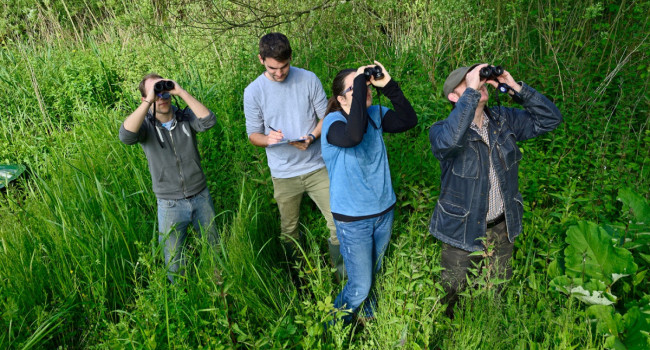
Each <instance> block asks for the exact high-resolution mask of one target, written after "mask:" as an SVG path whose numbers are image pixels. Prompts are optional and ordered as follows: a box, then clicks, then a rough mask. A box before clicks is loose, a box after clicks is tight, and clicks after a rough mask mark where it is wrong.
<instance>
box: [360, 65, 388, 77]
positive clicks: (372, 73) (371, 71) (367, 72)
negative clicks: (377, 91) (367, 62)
mask: <svg viewBox="0 0 650 350" xmlns="http://www.w3.org/2000/svg"><path fill="white" fill-rule="evenodd" d="M363 75H364V76H365V77H366V80H370V77H375V80H380V79H382V78H383V77H384V72H382V71H381V67H380V66H374V67H366V69H364V70H363Z"/></svg>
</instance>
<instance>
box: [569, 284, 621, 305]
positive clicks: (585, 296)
mask: <svg viewBox="0 0 650 350" xmlns="http://www.w3.org/2000/svg"><path fill="white" fill-rule="evenodd" d="M571 296H574V297H576V298H577V299H578V300H580V301H582V302H583V303H586V304H589V305H594V306H595V305H602V306H605V305H613V304H614V302H615V300H616V297H615V296H613V295H611V294H609V293H607V292H603V291H599V290H595V291H590V290H587V289H584V288H583V287H582V286H577V287H575V288H572V289H571ZM611 298H614V301H612V300H610V299H611Z"/></svg>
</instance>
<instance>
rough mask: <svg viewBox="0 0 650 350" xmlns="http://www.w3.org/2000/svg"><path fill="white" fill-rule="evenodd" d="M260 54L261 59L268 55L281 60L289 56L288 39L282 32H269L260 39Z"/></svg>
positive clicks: (289, 46)
mask: <svg viewBox="0 0 650 350" xmlns="http://www.w3.org/2000/svg"><path fill="white" fill-rule="evenodd" d="M260 56H261V57H262V60H265V59H266V58H267V57H270V58H272V59H274V60H276V61H279V62H283V61H286V60H288V59H290V58H291V45H290V44H289V39H287V37H286V36H285V35H284V34H282V33H269V34H266V35H265V36H263V37H262V38H261V39H260Z"/></svg>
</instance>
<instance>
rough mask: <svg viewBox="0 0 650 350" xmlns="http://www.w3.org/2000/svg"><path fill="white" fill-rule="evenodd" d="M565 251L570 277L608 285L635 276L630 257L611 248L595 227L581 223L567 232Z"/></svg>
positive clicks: (617, 249)
mask: <svg viewBox="0 0 650 350" xmlns="http://www.w3.org/2000/svg"><path fill="white" fill-rule="evenodd" d="M566 243H567V244H569V246H568V247H567V248H566V249H565V250H564V254H565V267H566V274H567V275H568V276H569V277H578V278H583V279H585V280H587V279H597V280H601V281H604V282H605V283H606V284H608V285H611V284H612V283H614V282H615V281H616V280H617V279H618V278H620V277H622V276H627V275H630V274H634V273H636V270H637V265H636V264H635V263H634V258H633V257H632V253H630V252H629V251H628V250H627V249H625V248H618V247H614V245H613V243H612V238H611V236H610V235H609V234H608V233H607V232H606V231H605V230H603V228H601V227H599V226H598V225H596V224H594V223H591V222H586V221H581V222H578V224H577V225H574V226H571V227H569V229H568V230H567V237H566Z"/></svg>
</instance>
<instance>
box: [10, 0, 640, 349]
mask: <svg viewBox="0 0 650 350" xmlns="http://www.w3.org/2000/svg"><path fill="white" fill-rule="evenodd" d="M246 3H247V2H242V3H240V2H230V1H224V2H218V3H212V2H196V3H190V2H183V1H181V2H173V4H172V5H173V6H167V7H166V6H161V2H160V1H143V0H128V1H84V2H74V1H72V2H71V1H67V2H43V3H41V2H36V3H32V2H28V1H16V2H15V3H14V4H13V5H12V6H4V7H1V8H0V13H1V14H2V15H3V16H2V17H3V20H1V21H0V104H1V105H2V106H3V109H2V110H0V164H8V163H19V164H23V165H25V166H26V167H27V171H26V172H25V175H23V177H22V178H21V179H20V180H19V181H17V182H14V183H12V184H10V185H9V186H7V188H5V189H2V190H1V192H0V223H1V225H0V347H1V348H11V349H13V348H15V349H29V348H73V349H76V348H101V349H104V348H115V349H123V348H138V349H140V348H144V349H150V348H188V349H198V348H204V349H230V348H256V349H280V348H305V349H313V348H325V349H330V348H332V349H334V348H349V349H377V348H405V349H431V348H445V349H459V348H490V349H549V348H554V349H555V348H557V349H566V348H572V349H573V348H589V349H600V348H616V349H623V348H628V349H644V348H648V344H649V343H648V333H647V329H648V328H647V325H648V322H649V321H648V317H647V315H648V308H649V307H650V306H649V303H650V299H649V297H648V295H649V293H650V286H649V285H648V277H647V271H648V267H649V266H650V251H648V232H649V231H650V230H649V226H648V219H647V218H648V216H647V215H648V209H647V207H648V200H649V197H648V196H649V195H650V193H649V191H648V188H650V180H649V179H650V152H649V151H648V150H650V131H649V130H650V129H649V128H648V126H649V121H650V119H649V118H648V116H649V115H650V114H649V107H650V100H649V99H648V81H649V74H648V73H649V70H650V68H649V67H650V65H649V63H648V62H649V61H648V52H650V50H648V44H649V41H648V40H649V39H648V36H647V33H648V32H649V30H648V18H647V15H646V14H647V13H648V10H649V9H650V4H649V3H648V1H627V2H620V3H619V2H614V1H601V2H593V1H578V2H575V1H567V0H554V1H551V2H540V1H534V0H509V1H501V2H499V3H495V4H492V3H487V2H472V1H454V2H451V1H444V0H443V1H437V2H428V1H419V0H417V1H411V2H408V3H406V2H401V1H393V0H388V1H380V2H373V1H361V0H359V1H343V2H336V3H333V2H325V6H322V7H319V6H320V5H322V4H321V3H320V2H318V1H315V0H312V1H306V2H304V3H298V2H288V1H284V0H274V1H269V2H263V3H261V4H260V5H259V8H256V10H257V11H258V12H256V11H250V9H251V8H248V10H246V6H245V4H246ZM277 8H281V9H282V10H283V11H281V12H276V9H277ZM310 9H311V10H310ZM263 13H266V14H268V16H263V15H261V14H263ZM197 14H199V15H200V16H199V17H196V16H197ZM256 14H257V15H259V16H260V17H255V16H256ZM206 15H209V16H211V17H210V18H212V19H213V21H212V22H210V23H206V21H204V16H206ZM274 18H275V19H277V21H276V22H274ZM228 26H230V27H228ZM269 30H279V31H282V32H285V33H287V35H288V36H289V38H290V39H291V41H292V46H293V49H294V54H293V61H292V64H294V65H295V66H298V67H303V68H306V69H309V70H312V71H313V72H315V73H316V74H317V76H318V77H319V78H320V79H321V81H322V82H323V85H324V87H325V90H326V92H327V93H328V95H329V94H330V84H331V81H332V79H333V77H334V76H335V74H336V72H337V71H338V70H340V69H342V68H348V67H357V66H359V65H361V64H368V63H369V62H371V60H372V59H377V60H379V61H381V62H382V63H383V64H384V65H385V66H386V68H387V70H388V71H389V72H390V74H391V75H392V76H393V77H394V78H395V79H396V80H397V81H398V82H399V84H400V86H401V87H402V89H403V91H404V93H405V95H406V96H407V98H408V99H409V100H410V101H411V102H412V104H413V106H414V108H415V110H416V112H417V114H418V119H419V124H418V126H417V127H415V128H414V129H412V130H409V131H408V132H406V133H402V134H396V135H390V134H387V135H386V136H385V140H386V144H387V149H388V155H389V161H390V165H391V173H392V177H393V187H394V188H395V191H396V195H397V204H396V216H395V224H394V227H393V233H392V234H393V236H392V239H391V244H390V246H389V249H388V251H387V254H386V257H385V258H384V264H383V268H382V271H381V273H380V274H379V275H378V281H377V286H376V287H377V293H378V297H379V298H378V310H377V315H376V319H375V320H373V321H371V322H369V323H367V324H365V325H360V324H353V325H351V326H348V327H346V328H344V327H343V325H342V323H340V322H339V323H336V324H335V325H330V326H327V325H328V323H329V322H330V321H331V320H333V319H334V318H336V317H337V316H338V315H336V314H334V313H332V309H331V305H332V303H333V300H334V298H335V296H336V294H337V293H338V292H339V291H340V289H341V288H342V285H341V284H337V283H336V282H335V281H334V280H333V273H332V272H333V271H332V269H331V267H330V266H329V257H328V253H327V244H326V237H327V236H328V232H327V229H326V227H325V220H324V219H323V218H322V216H321V215H320V213H319V211H318V209H317V208H316V207H315V205H314V204H313V203H311V201H309V200H308V199H307V198H306V199H305V201H304V202H303V204H302V207H301V211H302V214H301V218H302V220H301V225H302V226H301V231H302V232H303V233H304V234H305V238H306V240H305V242H306V243H305V244H304V245H303V246H302V251H301V255H302V257H301V259H299V260H298V261H297V262H295V263H294V265H289V264H288V263H287V262H286V257H285V256H284V251H283V250H282V245H281V244H280V242H279V239H278V237H277V231H278V228H279V214H278V211H277V206H276V205H275V203H274V200H273V195H272V182H271V177H270V173H269V170H268V166H267V165H266V156H265V153H264V150H263V149H260V148H257V147H254V146H252V145H251V144H250V143H249V142H248V140H247V137H246V132H245V125H244V115H243V106H242V99H243V91H244V88H245V87H246V86H247V85H248V83H250V82H251V81H252V80H253V79H255V77H257V76H258V75H259V74H260V73H261V72H262V67H261V65H260V64H259V62H258V61H257V57H256V55H257V40H258V38H259V36H260V35H261V34H263V33H265V32H267V31H269ZM473 62H492V63H499V64H502V65H503V66H504V67H505V68H506V69H507V70H508V71H510V72H511V73H512V75H513V76H514V78H515V79H517V80H523V81H524V82H526V83H527V84H529V85H530V86H532V87H533V88H535V89H537V90H539V91H540V92H542V93H544V94H545V95H546V96H548V97H549V98H551V99H552V100H553V101H555V102H556V104H557V105H558V107H559V108H560V110H561V111H562V114H563V117H564V122H563V123H562V124H561V125H560V127H558V129H557V130H555V131H553V132H551V133H548V134H545V135H542V136H540V137H538V138H536V139H534V140H531V141H527V142H523V143H521V144H519V147H520V150H521V151H522V153H523V159H522V161H521V162H520V164H519V166H520V183H519V187H520V190H521V192H522V195H523V198H524V206H525V214H524V233H523V234H522V235H521V236H520V237H518V238H517V241H516V242H515V254H514V258H513V268H514V276H513V278H512V280H510V281H498V280H494V279H492V278H490V276H489V274H486V272H485V271H489V269H478V268H477V269H475V270H474V274H472V276H470V283H471V284H472V285H473V286H475V288H473V289H470V290H468V291H467V292H466V293H465V295H464V296H463V297H462V298H461V302H460V304H459V305H458V309H457V310H456V318H455V319H454V320H450V319H448V318H447V317H446V316H445V312H444V306H443V305H441V299H442V297H443V296H444V292H443V288H442V286H441V285H440V272H441V268H440V265H439V254H440V245H439V242H437V241H436V240H435V239H433V238H432V237H431V236H430V235H429V234H428V221H429V218H430V215H431V213H432V211H433V209H434V206H435V204H436V200H437V197H438V195H439V192H440V188H439V187H440V183H439V177H440V169H439V166H438V162H437V161H436V159H435V158H434V157H433V156H432V154H431V152H430V146H429V141H428V129H429V126H430V125H431V124H433V123H434V122H435V121H437V120H440V119H442V118H445V116H446V115H447V114H448V113H449V112H450V111H451V106H450V105H449V103H448V102H446V101H445V100H444V99H443V98H442V97H441V90H442V84H443V82H444V78H445V76H446V74H448V72H449V71H450V70H452V69H453V68H455V67H457V66H459V65H464V64H468V63H473ZM151 71H155V72H157V73H159V74H161V75H163V76H166V77H169V78H173V79H174V80H176V81H177V82H179V84H180V85H181V86H183V87H184V88H185V89H187V90H188V91H189V92H190V93H191V94H193V95H194V96H195V97H197V99H199V100H200V101H202V102H204V103H205V104H206V106H207V107H209V108H210V109H211V110H212V111H214V112H215V114H216V115H217V125H216V126H215V127H214V128H212V129H210V130H209V131H207V132H205V133H202V134H200V135H199V136H198V142H199V150H200V153H201V156H202V159H203V162H202V166H203V168H204V171H205V173H206V175H207V178H208V186H209V189H210V191H211V193H212V196H213V198H214V201H215V208H216V211H217V214H218V215H217V218H216V221H217V227H218V230H219V233H220V236H221V244H220V246H219V249H218V250H217V251H211V250H210V249H209V248H208V245H207V244H206V242H204V241H203V240H201V239H198V238H196V237H197V236H196V235H192V236H191V238H190V239H189V242H188V243H189V248H188V254H189V263H188V266H187V271H186V274H185V276H184V277H183V278H181V279H180V282H179V283H177V284H175V285H170V284H169V283H168V282H167V278H166V272H165V269H164V266H163V259H162V252H161V249H160V247H159V245H158V234H157V232H156V227H157V222H156V214H155V213H156V203H155V196H154V194H153V193H152V190H151V180H150V174H149V171H148V169H147V164H146V159H145V157H144V154H143V152H142V150H141V148H140V147H139V146H126V145H124V144H122V143H121V142H120V141H119V139H118V136H117V133H118V129H119V126H120V124H121V123H122V121H123V120H124V118H125V117H126V116H127V115H128V114H129V113H130V112H131V111H132V110H134V109H135V108H136V107H137V105H138V101H139V95H138V92H137V89H136V88H137V84H138V82H139V80H140V78H141V77H142V76H143V75H144V74H146V73H148V72H151ZM490 93H491V95H494V94H495V92H494V91H493V90H491V91H490ZM380 101H381V103H382V104H384V105H388V106H390V103H389V102H388V101H387V99H386V98H385V97H381V100H378V99H377V98H375V103H377V102H380ZM490 103H491V104H492V105H495V104H496V101H495V100H494V96H492V100H491V102H490ZM501 103H502V104H503V105H504V106H513V104H512V103H511V102H510V101H509V99H508V98H504V97H502V98H501ZM180 104H181V106H182V103H180ZM292 274H293V277H291V275H292Z"/></svg>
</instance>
